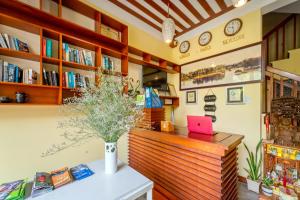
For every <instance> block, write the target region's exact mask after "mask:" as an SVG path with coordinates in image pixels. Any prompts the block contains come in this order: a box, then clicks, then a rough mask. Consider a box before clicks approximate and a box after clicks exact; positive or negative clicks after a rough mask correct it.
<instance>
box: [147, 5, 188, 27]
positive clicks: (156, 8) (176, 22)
mask: <svg viewBox="0 0 300 200" xmlns="http://www.w3.org/2000/svg"><path fill="white" fill-rule="evenodd" d="M145 2H146V3H147V4H149V5H150V6H151V7H152V8H154V9H155V10H157V11H158V12H159V13H160V14H162V15H163V16H165V17H168V13H167V12H166V11H165V10H164V9H162V8H161V7H160V6H159V5H157V4H156V3H155V2H154V1H153V0H145ZM170 17H171V16H170ZM171 18H172V19H173V20H174V22H175V24H176V26H178V27H179V28H180V29H182V30H185V29H186V28H185V26H183V25H182V24H181V23H180V22H179V21H177V20H176V19H175V18H174V17H171Z"/></svg>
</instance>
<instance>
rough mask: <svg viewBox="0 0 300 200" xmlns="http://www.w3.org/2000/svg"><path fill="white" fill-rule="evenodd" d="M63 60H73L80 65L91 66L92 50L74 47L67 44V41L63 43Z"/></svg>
mask: <svg viewBox="0 0 300 200" xmlns="http://www.w3.org/2000/svg"><path fill="white" fill-rule="evenodd" d="M62 57H63V60H65V61H68V62H75V63H78V64H82V65H88V66H93V63H94V62H93V57H92V52H91V51H87V50H85V49H76V48H72V47H70V46H69V44H68V43H63V53H62Z"/></svg>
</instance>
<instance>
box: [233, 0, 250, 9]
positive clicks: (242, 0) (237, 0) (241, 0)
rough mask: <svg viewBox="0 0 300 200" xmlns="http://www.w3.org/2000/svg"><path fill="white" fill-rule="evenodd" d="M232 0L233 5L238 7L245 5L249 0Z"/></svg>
mask: <svg viewBox="0 0 300 200" xmlns="http://www.w3.org/2000/svg"><path fill="white" fill-rule="evenodd" d="M231 1H232V5H233V6H234V7H236V8H238V7H242V6H243V5H245V4H246V3H247V1H248V0H231Z"/></svg>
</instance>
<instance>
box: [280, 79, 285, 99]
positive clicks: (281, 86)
mask: <svg viewBox="0 0 300 200" xmlns="http://www.w3.org/2000/svg"><path fill="white" fill-rule="evenodd" d="M283 90H284V80H283V78H280V97H283Z"/></svg>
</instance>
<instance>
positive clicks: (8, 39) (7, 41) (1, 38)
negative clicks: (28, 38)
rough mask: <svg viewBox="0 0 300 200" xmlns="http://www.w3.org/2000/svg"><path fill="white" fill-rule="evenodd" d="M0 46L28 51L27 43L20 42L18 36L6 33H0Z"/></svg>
mask: <svg viewBox="0 0 300 200" xmlns="http://www.w3.org/2000/svg"><path fill="white" fill-rule="evenodd" d="M0 47H2V48H8V49H12V50H15V51H24V52H29V48H28V45H27V44H26V43H25V42H22V41H21V40H19V39H18V38H16V37H13V36H11V35H8V34H7V33H1V34H0Z"/></svg>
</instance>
